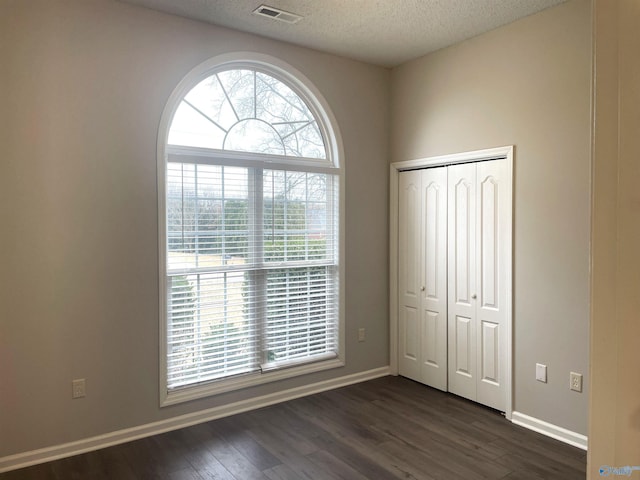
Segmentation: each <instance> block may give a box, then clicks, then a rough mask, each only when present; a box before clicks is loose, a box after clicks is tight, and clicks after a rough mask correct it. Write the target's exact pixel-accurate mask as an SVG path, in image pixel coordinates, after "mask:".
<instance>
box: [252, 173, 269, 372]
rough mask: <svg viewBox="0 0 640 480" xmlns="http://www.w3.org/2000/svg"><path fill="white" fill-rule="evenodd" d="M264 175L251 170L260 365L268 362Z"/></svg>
mask: <svg viewBox="0 0 640 480" xmlns="http://www.w3.org/2000/svg"><path fill="white" fill-rule="evenodd" d="M263 177H264V175H263V170H262V169H261V168H250V169H249V186H250V188H249V199H248V203H249V205H250V206H251V208H249V209H248V210H249V263H251V264H253V265H255V266H259V267H258V268H254V269H253V273H252V274H251V275H250V278H251V282H252V285H251V288H250V289H251V290H252V294H253V299H254V305H255V308H253V309H251V310H252V312H253V313H252V316H253V318H251V322H252V325H253V328H254V329H255V330H254V332H255V333H256V335H257V337H258V338H257V340H258V341H257V342H256V343H255V345H256V348H257V349H258V352H257V355H256V356H257V358H258V363H259V364H263V363H264V362H265V350H266V345H265V344H266V328H267V306H266V304H267V277H266V271H265V269H264V268H263V267H264V265H263V263H264V178H263Z"/></svg>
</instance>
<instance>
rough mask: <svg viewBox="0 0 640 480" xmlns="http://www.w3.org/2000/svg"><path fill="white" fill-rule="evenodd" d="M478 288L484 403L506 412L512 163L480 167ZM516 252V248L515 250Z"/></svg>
mask: <svg viewBox="0 0 640 480" xmlns="http://www.w3.org/2000/svg"><path fill="white" fill-rule="evenodd" d="M477 168H478V170H477V189H478V192H477V193H478V197H477V198H478V204H477V212H478V214H477V215H478V216H477V243H476V252H477V254H476V258H477V267H476V284H477V285H479V286H480V288H479V289H478V298H477V301H476V316H477V328H478V334H477V335H478V339H477V343H478V351H477V364H478V369H477V375H478V382H477V398H476V401H477V402H478V403H482V404H483V405H488V406H490V407H493V408H495V409H498V410H502V411H504V410H505V398H506V390H505V389H506V387H505V375H506V362H507V343H508V342H509V341H510V339H508V338H507V335H506V332H507V331H508V328H507V324H506V322H507V318H509V316H508V315H507V311H506V309H507V308H508V306H507V305H508V302H507V292H508V286H507V282H508V275H507V269H508V268H510V262H509V261H508V260H509V258H508V257H509V254H508V253H507V251H506V250H507V248H506V246H507V243H508V242H509V241H510V238H511V222H510V221H509V220H510V218H511V208H510V205H511V172H510V169H509V168H508V163H507V161H506V160H492V161H489V162H481V163H478V167H477ZM509 250H510V249H509Z"/></svg>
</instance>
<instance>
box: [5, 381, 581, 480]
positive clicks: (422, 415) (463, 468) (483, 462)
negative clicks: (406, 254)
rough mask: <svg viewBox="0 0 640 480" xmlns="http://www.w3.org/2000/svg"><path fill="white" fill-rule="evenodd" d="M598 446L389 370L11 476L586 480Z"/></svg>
mask: <svg viewBox="0 0 640 480" xmlns="http://www.w3.org/2000/svg"><path fill="white" fill-rule="evenodd" d="M585 467H586V453H585V452H584V451H582V450H580V449H577V448H574V447H571V446H568V445H566V444H564V443H561V442H558V441H556V440H553V439H550V438H548V437H545V436H542V435H538V434H536V433H534V432H531V431H529V430H526V429H524V428H522V427H518V426H516V425H513V424H511V423H510V422H508V421H507V420H505V419H504V418H503V417H502V415H500V414H499V413H497V412H495V411H493V410H490V409H488V408H485V407H482V406H480V405H476V404H474V403H472V402H468V401H466V400H463V399H461V398H459V397H456V396H454V395H450V394H446V393H443V392H440V391H437V390H433V389H431V388H428V387H425V386H423V385H420V384H417V383H415V382H412V381H411V380H407V379H404V378H402V377H384V378H380V379H377V380H372V381H369V382H364V383H360V384H357V385H352V386H348V387H344V388H341V389H337V390H333V391H330V392H325V393H320V394H317V395H312V396H309V397H305V398H300V399H297V400H292V401H289V402H285V403H281V404H278V405H274V406H271V407H266V408H262V409H260V410H255V411H252V412H248V413H243V414H240V415H235V416H232V417H227V418H223V419H220V420H215V421H212V422H208V423H204V424H201V425H196V426H193V427H189V428H184V429H181V430H177V431H174V432H169V433H165V434H161V435H156V436H153V437H149V438H145V439H142V440H137V441H134V442H130V443H127V444H123V445H117V446H114V447H110V448H106V449H103V450H99V451H96V452H90V453H86V454H83V455H78V456H75V457H71V458H66V459H62V460H57V461H54V462H50V463H46V464H42V465H36V466H33V467H28V468H24V469H21V470H15V471H13V472H7V473H4V474H1V475H0V479H1V480H18V479H20V480H22V479H37V480H48V479H53V480H67V479H96V480H101V479H117V480H128V479H176V480H203V479H220V480H254V479H255V480H258V479H260V480H324V479H327V480H336V479H345V480H351V479H353V480H365V479H369V480H384V479H392V480H395V479H404V480H407V479H408V480H434V479H447V480H452V479H509V480H529V479H531V480H538V479H563V480H570V479H584V478H585Z"/></svg>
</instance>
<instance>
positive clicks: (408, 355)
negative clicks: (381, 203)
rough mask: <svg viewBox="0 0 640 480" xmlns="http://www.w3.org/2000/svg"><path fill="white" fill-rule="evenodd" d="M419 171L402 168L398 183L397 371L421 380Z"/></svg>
mask: <svg viewBox="0 0 640 480" xmlns="http://www.w3.org/2000/svg"><path fill="white" fill-rule="evenodd" d="M421 193H422V173H421V172H420V171H418V170H416V171H409V172H401V173H400V175H399V185H398V194H399V197H400V198H399V202H398V209H399V211H398V213H399V215H398V228H399V231H398V247H399V248H398V250H399V251H398V297H399V298H398V310H399V311H398V343H399V345H398V371H399V373H400V375H402V376H405V377H408V378H411V379H413V380H416V381H418V382H419V381H421V378H420V370H421V368H420V362H421V352H420V350H421V345H420V337H421V336H420V293H421V292H420V288H421V280H422V273H421V270H422V269H421V260H420V257H421V248H420V238H421V228H422V227H421V226H422V202H421V198H420V197H421Z"/></svg>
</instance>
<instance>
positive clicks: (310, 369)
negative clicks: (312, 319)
mask: <svg viewBox="0 0 640 480" xmlns="http://www.w3.org/2000/svg"><path fill="white" fill-rule="evenodd" d="M344 365H345V363H344V361H343V360H342V359H341V358H339V357H338V358H332V359H331V360H324V361H320V362H314V363H308V364H304V365H300V366H296V367H291V368H284V369H281V370H273V371H269V372H266V373H250V374H247V375H239V376H237V377H234V378H228V379H225V380H218V381H214V382H210V383H206V384H202V385H197V386H193V387H183V388H179V389H176V390H173V391H170V392H167V391H166V390H165V391H164V392H161V396H160V407H167V406H169V405H177V404H179V403H183V402H189V401H191V400H197V399H199V398H205V397H210V396H213V395H217V394H220V393H225V392H231V391H234V390H241V389H243V388H249V387H255V386H258V385H263V384H266V383H270V382H275V381H277V380H284V379H286V378H293V377H298V376H301V375H307V374H309V373H315V372H321V371H323V370H330V369H332V368H339V367H344Z"/></svg>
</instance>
